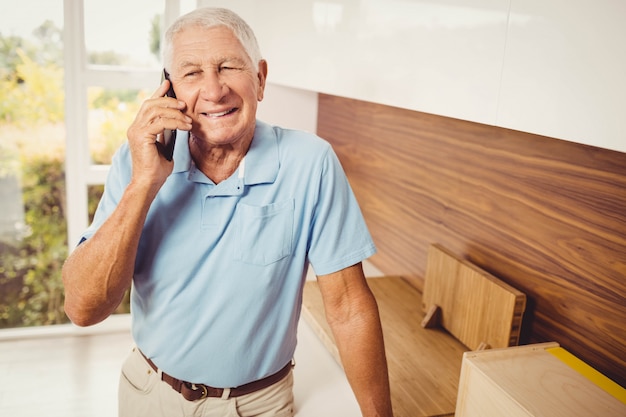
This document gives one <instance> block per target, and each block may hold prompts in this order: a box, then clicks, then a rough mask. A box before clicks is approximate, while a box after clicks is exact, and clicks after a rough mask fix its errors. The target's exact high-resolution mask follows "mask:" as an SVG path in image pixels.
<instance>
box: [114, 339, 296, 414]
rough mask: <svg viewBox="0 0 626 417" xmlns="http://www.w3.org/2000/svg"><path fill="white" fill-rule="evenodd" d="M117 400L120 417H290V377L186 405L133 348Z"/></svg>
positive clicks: (291, 377) (123, 373)
mask: <svg viewBox="0 0 626 417" xmlns="http://www.w3.org/2000/svg"><path fill="white" fill-rule="evenodd" d="M225 393H227V391H226V392H225ZM118 399H119V414H118V415H119V417H144V416H145V417H252V416H255V417H270V416H271V417H292V416H293V415H294V403H293V373H292V372H290V373H289V374H288V375H287V376H286V377H285V378H283V379H282V380H281V381H279V382H277V383H276V384H274V385H272V386H270V387H267V388H264V389H262V390H259V391H256V392H253V393H251V394H247V395H242V396H240V397H234V398H227V399H222V398H205V399H201V400H197V401H187V400H185V398H183V396H182V395H181V394H179V393H178V392H176V391H174V389H172V387H171V386H169V385H168V384H166V383H165V382H163V381H161V375H160V374H159V373H157V372H155V371H154V370H153V369H152V368H151V367H150V365H149V364H148V363H147V362H146V360H145V359H144V358H143V356H142V355H141V353H140V352H139V349H137V348H135V349H133V351H132V352H131V353H130V355H129V356H128V358H127V359H126V361H125V362H124V365H123V366H122V374H121V376H120V384H119V396H118Z"/></svg>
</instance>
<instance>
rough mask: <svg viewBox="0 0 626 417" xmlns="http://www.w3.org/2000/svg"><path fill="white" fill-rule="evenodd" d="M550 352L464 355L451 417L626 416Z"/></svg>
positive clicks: (543, 347) (528, 349)
mask: <svg viewBox="0 0 626 417" xmlns="http://www.w3.org/2000/svg"><path fill="white" fill-rule="evenodd" d="M555 347H556V348H558V344H557V343H544V344H539V345H527V346H518V347H513V348H507V349H496V350H491V351H489V350H487V351H482V352H468V353H466V354H465V355H464V356H463V368H462V371H461V381H460V386H459V397H458V401H457V408H456V412H455V416H456V417H501V416H507V417H539V416H550V417H596V416H626V404H624V403H622V402H621V401H619V400H618V399H617V398H615V397H614V396H612V395H611V394H609V393H608V392H607V391H605V390H603V389H602V388H601V387H600V386H598V385H596V384H595V383H593V382H592V381H590V380H589V379H587V378H586V377H585V376H583V374H581V373H579V372H578V371H576V370H575V369H573V368H571V367H570V366H568V365H567V364H566V363H564V362H563V361H561V360H560V359H559V358H558V357H557V356H555V355H553V354H551V353H550V352H549V350H550V349H554V348H555Z"/></svg>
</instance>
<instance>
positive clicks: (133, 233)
mask: <svg viewBox="0 0 626 417" xmlns="http://www.w3.org/2000/svg"><path fill="white" fill-rule="evenodd" d="M153 198H154V193H153V192H151V191H150V190H149V188H147V187H138V186H133V184H131V185H129V186H128V188H127V189H126V191H125V193H124V195H123V196H122V199H121V200H120V203H119V205H118V207H117V208H116V209H115V211H114V212H113V213H112V214H111V216H110V217H109V219H107V221H106V222H105V223H104V224H103V225H102V227H101V228H100V229H99V230H98V231H97V232H96V233H95V234H94V236H93V237H92V238H90V239H88V240H87V241H85V242H83V243H82V244H81V245H79V246H78V247H77V248H76V249H75V250H74V252H73V253H72V254H71V255H70V256H69V257H68V259H67V261H66V262H65V264H64V266H63V272H62V276H63V284H64V286H65V312H66V314H67V315H68V317H69V318H70V320H72V322H74V323H75V324H77V325H79V326H90V325H92V324H96V323H98V322H100V321H102V320H104V319H105V318H107V317H108V316H109V315H110V314H111V313H113V311H115V309H116V308H117V306H118V305H119V304H120V302H121V301H122V299H123V297H124V294H125V292H126V290H127V289H128V288H129V287H130V285H131V282H132V277H133V272H134V265H135V258H136V255H137V247H138V244H139V238H140V237H141V230H142V228H143V224H144V222H145V219H146V215H147V213H148V209H149V207H150V203H151V201H152V199H153Z"/></svg>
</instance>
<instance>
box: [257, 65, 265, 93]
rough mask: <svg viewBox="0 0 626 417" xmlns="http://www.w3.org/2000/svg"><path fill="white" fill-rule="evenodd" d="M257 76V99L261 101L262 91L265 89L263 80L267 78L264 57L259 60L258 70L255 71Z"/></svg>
mask: <svg viewBox="0 0 626 417" xmlns="http://www.w3.org/2000/svg"><path fill="white" fill-rule="evenodd" d="M257 77H259V89H258V91H257V100H259V101H262V100H263V92H264V91H265V81H266V80H267V61H266V60H264V59H262V60H260V61H259V72H258V73H257Z"/></svg>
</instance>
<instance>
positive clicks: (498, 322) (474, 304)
mask: <svg viewBox="0 0 626 417" xmlns="http://www.w3.org/2000/svg"><path fill="white" fill-rule="evenodd" d="M422 300H423V307H424V310H425V311H429V310H431V309H432V307H433V306H438V307H440V310H441V311H440V318H439V321H440V323H441V325H442V326H443V327H444V328H445V329H446V330H448V331H449V332H450V333H451V334H452V335H453V336H454V337H456V338H457V339H459V340H460V341H461V343H463V344H464V345H465V346H467V347H469V348H470V349H471V350H478V349H480V348H481V347H482V348H484V347H487V346H488V347H491V348H504V347H508V346H515V345H517V344H518V342H519V334H520V328H521V324H522V316H523V314H524V309H525V307H526V296H525V295H524V294H523V293H522V292H520V291H518V290H516V289H515V288H513V287H511V286H510V285H508V284H506V283H505V282H503V281H501V280H500V279H498V278H496V277H494V276H493V275H491V274H489V273H488V272H486V271H483V270H482V269H480V268H478V267H477V266H475V265H473V264H472V263H471V262H468V261H466V260H464V259H461V258H459V257H457V256H455V255H454V254H453V253H452V252H450V251H448V250H447V249H446V248H444V247H443V246H441V245H438V244H434V245H431V247H430V249H429V251H428V266H427V268H426V280H425V283H424V294H423V299H422Z"/></svg>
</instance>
